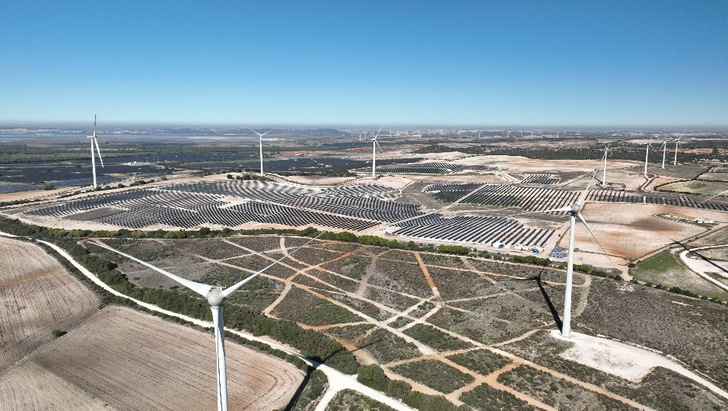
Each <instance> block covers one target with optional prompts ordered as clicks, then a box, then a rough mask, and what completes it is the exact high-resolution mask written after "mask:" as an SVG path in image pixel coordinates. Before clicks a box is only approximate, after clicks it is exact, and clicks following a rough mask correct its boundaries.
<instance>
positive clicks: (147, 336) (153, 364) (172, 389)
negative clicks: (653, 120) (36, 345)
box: [0, 307, 303, 410]
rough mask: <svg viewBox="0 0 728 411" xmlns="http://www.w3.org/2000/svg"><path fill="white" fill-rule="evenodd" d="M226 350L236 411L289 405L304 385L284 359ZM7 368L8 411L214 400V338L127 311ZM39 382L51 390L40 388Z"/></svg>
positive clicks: (102, 317)
mask: <svg viewBox="0 0 728 411" xmlns="http://www.w3.org/2000/svg"><path fill="white" fill-rule="evenodd" d="M226 351H227V357H228V361H227V366H228V387H229V396H230V408H231V409H236V410H241V409H279V408H283V407H285V406H286V404H287V403H288V402H289V401H290V399H291V397H292V396H293V394H294V392H295V391H296V389H297V388H298V386H299V385H300V383H301V381H302V380H303V375H302V373H301V372H300V371H299V370H298V369H296V368H295V367H294V366H293V365H291V364H288V363H286V362H284V361H283V360H280V359H277V358H274V357H271V356H268V355H265V354H262V353H259V352H257V351H253V350H251V349H248V348H245V347H242V346H240V345H236V344H228V345H227V347H226ZM9 371H10V372H8V373H6V374H5V375H4V376H3V377H2V378H1V379H0V393H2V395H0V408H2V409H22V408H25V405H30V404H34V405H35V404H37V405H38V408H40V409H49V408H53V409H60V408H62V409H71V408H73V409H77V408H76V406H77V405H78V407H79V408H90V409H94V408H99V407H98V405H99V403H102V404H108V406H110V408H112V409H123V410H149V409H154V410H163V409H166V410H180V409H189V410H202V409H213V408H214V406H215V403H216V397H215V396H216V389H215V348H214V342H213V338H212V335H211V334H210V333H208V332H205V331H198V330H193V329H190V328H188V327H184V326H181V325H179V324H175V323H170V322H168V321H165V320H162V319H159V318H157V317H154V316H151V315H147V314H143V313H140V312H137V311H134V310H132V309H129V308H122V307H107V308H105V309H103V310H102V311H100V312H98V313H97V314H96V315H94V316H93V317H92V318H90V319H89V320H88V321H87V322H86V323H84V324H83V325H81V326H80V327H78V328H76V329H74V330H72V331H71V332H69V333H68V334H66V335H64V336H63V337H60V338H58V339H57V340H56V341H54V342H53V343H51V344H48V345H46V346H44V347H42V348H41V349H39V350H38V351H36V352H35V353H33V354H32V355H31V356H30V357H28V359H27V361H23V362H21V363H19V364H17V365H16V366H14V367H13V368H11V369H10V370H9ZM29 381H30V382H33V381H35V383H28V382H29ZM39 384H43V385H44V387H45V384H48V387H47V388H44V389H43V390H42V391H40V390H39V389H38V385H39ZM57 405H58V406H61V405H63V406H62V407H60V408H57V407H56V406H57ZM66 405H68V407H66Z"/></svg>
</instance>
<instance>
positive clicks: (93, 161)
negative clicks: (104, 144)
mask: <svg viewBox="0 0 728 411" xmlns="http://www.w3.org/2000/svg"><path fill="white" fill-rule="evenodd" d="M86 138H88V139H90V140H91V172H92V173H93V176H94V179H93V186H94V190H95V189H96V155H95V154H94V146H96V152H97V153H98V154H99V161H100V162H101V167H102V168H103V167H104V159H103V158H101V150H100V149H99V140H98V139H97V138H96V114H94V135H92V136H86Z"/></svg>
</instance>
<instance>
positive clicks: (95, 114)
mask: <svg viewBox="0 0 728 411" xmlns="http://www.w3.org/2000/svg"><path fill="white" fill-rule="evenodd" d="M94 138H96V114H94Z"/></svg>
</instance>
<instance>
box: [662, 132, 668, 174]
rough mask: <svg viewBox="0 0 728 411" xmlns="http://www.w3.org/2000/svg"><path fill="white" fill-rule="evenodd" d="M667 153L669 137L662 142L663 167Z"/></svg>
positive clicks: (663, 166)
mask: <svg viewBox="0 0 728 411" xmlns="http://www.w3.org/2000/svg"><path fill="white" fill-rule="evenodd" d="M666 153H667V138H666V139H665V141H663V142H662V168H663V170H664V169H665V154H666Z"/></svg>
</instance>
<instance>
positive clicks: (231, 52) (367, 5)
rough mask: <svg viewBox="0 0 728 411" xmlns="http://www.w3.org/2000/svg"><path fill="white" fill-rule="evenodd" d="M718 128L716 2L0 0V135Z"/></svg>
mask: <svg viewBox="0 0 728 411" xmlns="http://www.w3.org/2000/svg"><path fill="white" fill-rule="evenodd" d="M95 113H96V114H98V115H99V123H106V124H110V123H116V124H124V123H129V124H132V123H175V124H200V125H205V124H209V125H243V124H255V125H265V124H278V125H281V124H289V125H346V124H362V125H374V124H382V123H384V124H387V125H473V126H478V125H483V126H486V125H503V126H507V125H533V126H552V125H553V126H556V125H585V126H587V125H588V126H623V125H624V126H630V125H646V126H658V127H670V126H682V125H705V126H726V125H728V1H726V0H685V1H672V0H656V1H619V0H614V1H543V0H537V1H536V0H534V1H518V0H503V1H498V0H488V1H485V0H474V1H457V0H455V1H444V0H443V1H414V0H412V1H410V0H387V1H349V0H332V1H275V0H269V1H195V2H191V1H189V2H188V1H181V0H175V1H172V0H169V1H151V0H144V1H133V0H124V1H106V0H94V1H57V0H53V1H33V0H0V123H4V124H8V123H20V122H44V123H47V122H57V121H69V122H90V121H91V120H90V119H92V118H93V115H94V114H95Z"/></svg>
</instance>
